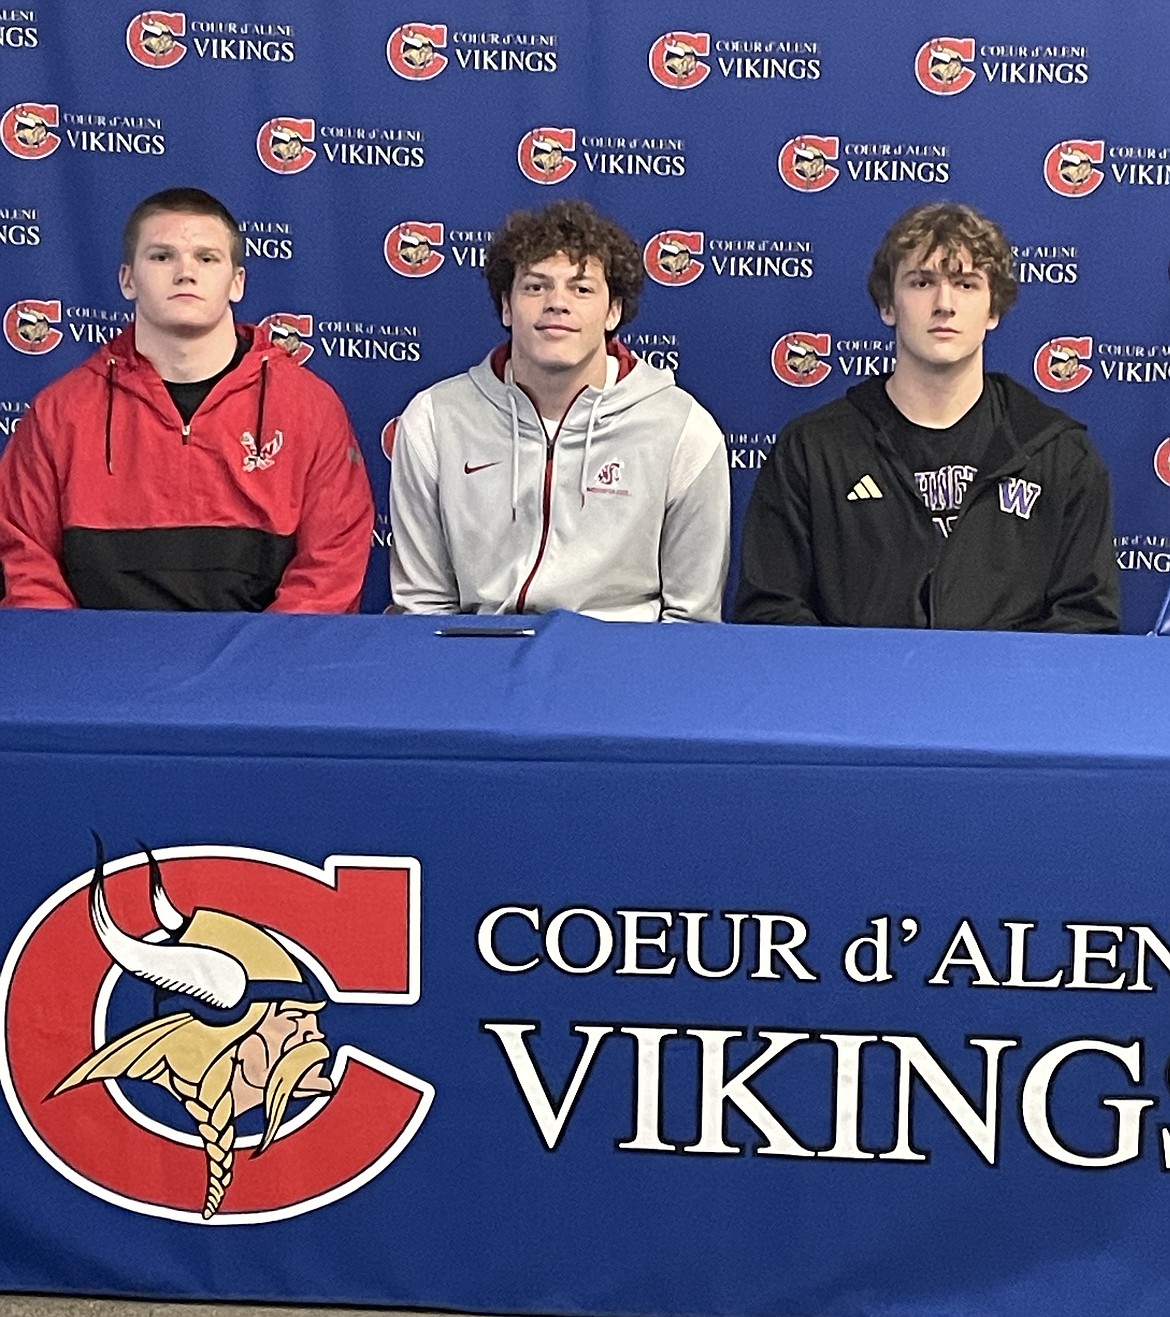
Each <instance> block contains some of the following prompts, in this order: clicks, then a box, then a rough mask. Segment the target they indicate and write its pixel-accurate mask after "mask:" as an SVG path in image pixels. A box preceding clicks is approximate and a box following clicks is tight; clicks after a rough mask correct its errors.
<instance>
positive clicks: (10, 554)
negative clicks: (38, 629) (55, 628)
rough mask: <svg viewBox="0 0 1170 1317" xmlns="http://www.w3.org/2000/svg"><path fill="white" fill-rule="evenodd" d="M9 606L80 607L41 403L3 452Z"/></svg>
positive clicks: (3, 550)
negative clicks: (70, 577)
mask: <svg viewBox="0 0 1170 1317" xmlns="http://www.w3.org/2000/svg"><path fill="white" fill-rule="evenodd" d="M0 568H3V571H4V585H5V591H4V597H3V599H2V600H0V607H4V608H76V607H77V600H76V599H75V598H74V597H73V593H72V591H71V590H70V589H69V587H68V586H67V585H66V584H65V577H64V576H63V575H62V573H61V505H60V482H59V480H58V476H57V467H56V463H55V462H54V460H53V455H52V453H51V451H50V449H49V445H48V444H47V443H46V439H45V435H44V434H43V432H42V431H41V428H40V423H39V420H38V417H37V411H36V407H35V406H34V407H33V408H32V409H31V410H29V411H28V412H26V413H25V416H24V419H23V420H22V421H21V423H20V425H19V426H17V428H16V431H15V433H14V434H13V435H12V438H11V439H10V440H9V441H8V447H7V448H6V449H5V450H4V455H3V456H2V457H0Z"/></svg>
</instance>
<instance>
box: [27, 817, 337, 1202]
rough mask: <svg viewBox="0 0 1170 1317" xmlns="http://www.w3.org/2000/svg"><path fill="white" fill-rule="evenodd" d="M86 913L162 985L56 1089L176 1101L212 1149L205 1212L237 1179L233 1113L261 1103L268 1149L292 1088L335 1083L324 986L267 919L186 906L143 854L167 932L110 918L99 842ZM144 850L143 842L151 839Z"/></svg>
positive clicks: (310, 1089)
mask: <svg viewBox="0 0 1170 1317" xmlns="http://www.w3.org/2000/svg"><path fill="white" fill-rule="evenodd" d="M95 841H96V843H97V861H96V863H95V865H94V875H93V881H92V883H91V884H90V889H89V913H90V920H91V922H92V924H93V928H94V932H95V933H96V934H97V936H98V938H99V940H100V941H101V943H102V946H103V947H104V948H105V949H106V951H107V952H108V953H109V955H110V957H111V959H112V960H114V961H115V963H116V964H117V965H119V966H120V967H121V968H122V969H123V970H124V971H126V972H127V973H128V974H132V975H133V976H134V977H135V978H137V979H140V980H143V981H144V982H146V983H150V984H152V985H153V986H154V989H155V1006H154V1018H153V1019H150V1020H148V1021H147V1022H146V1023H145V1024H141V1025H139V1026H138V1027H137V1028H134V1029H131V1030H129V1032H127V1033H123V1034H121V1035H119V1036H118V1037H117V1038H114V1039H113V1040H112V1041H110V1042H108V1043H106V1045H105V1046H104V1047H100V1048H99V1049H98V1050H97V1051H96V1052H94V1053H93V1055H91V1056H89V1057H87V1058H86V1060H84V1061H83V1062H82V1063H81V1064H80V1065H79V1066H77V1067H76V1068H75V1069H74V1070H73V1071H71V1072H70V1073H69V1074H68V1075H66V1076H65V1078H64V1079H62V1080H61V1082H60V1084H58V1086H57V1088H56V1089H55V1091H54V1094H53V1095H54V1096H56V1095H57V1094H58V1093H64V1092H66V1091H67V1090H69V1089H71V1088H74V1087H76V1086H77V1085H79V1084H84V1083H91V1082H93V1081H97V1080H107V1079H119V1078H123V1077H124V1078H128V1079H141V1080H146V1081H148V1082H150V1083H153V1084H157V1085H158V1086H159V1087H160V1088H162V1089H164V1090H165V1091H166V1092H168V1093H170V1094H171V1095H172V1096H173V1097H174V1098H175V1099H176V1100H177V1101H178V1102H180V1103H181V1104H182V1105H183V1107H184V1109H185V1110H186V1111H187V1114H188V1115H189V1116H190V1117H191V1119H192V1120H193V1121H194V1123H195V1126H196V1128H197V1130H198V1132H199V1137H200V1138H201V1139H202V1141H203V1145H204V1150H205V1152H206V1155H207V1191H206V1195H205V1197H204V1202H203V1217H204V1219H205V1220H207V1219H209V1218H210V1217H212V1216H214V1215H215V1213H216V1212H217V1211H218V1210H219V1207H220V1204H221V1203H222V1202H223V1198H224V1194H225V1193H226V1192H227V1190H228V1187H229V1185H230V1184H231V1182H232V1168H233V1163H234V1160H235V1154H234V1144H235V1122H236V1119H237V1117H239V1116H241V1115H243V1114H244V1113H245V1112H247V1111H250V1110H252V1109H253V1108H255V1107H261V1106H262V1107H263V1112H264V1133H263V1136H262V1138H261V1140H260V1143H259V1145H258V1146H257V1148H256V1151H255V1153H254V1154H253V1155H255V1156H259V1155H260V1154H261V1153H263V1152H264V1150H265V1149H266V1148H268V1147H269V1146H270V1145H271V1143H272V1140H273V1138H274V1137H275V1136H276V1134H277V1131H278V1130H279V1128H280V1124H281V1121H282V1119H283V1117H284V1115H285V1112H286V1110H287V1108H288V1104H289V1102H290V1101H291V1100H292V1099H293V1098H302V1097H321V1096H322V1095H325V1094H328V1093H330V1092H332V1088H333V1085H332V1082H331V1080H330V1079H329V1078H327V1076H326V1075H325V1073H324V1070H323V1066H324V1063H325V1062H326V1061H327V1060H328V1059H329V1048H328V1047H327V1046H326V1043H325V1036H324V1034H323V1033H322V1032H321V1029H320V1027H319V1024H318V1016H319V1014H320V1012H321V1011H322V1010H324V1008H325V1002H326V994H325V991H324V988H323V987H322V985H321V984H320V983H319V982H318V981H317V979H316V978H315V977H314V976H313V974H312V973H311V972H310V971H309V970H308V969H307V968H306V967H305V966H303V965H301V964H299V963H298V962H297V961H296V960H294V959H293V957H292V956H291V955H290V953H289V952H288V951H287V950H286V949H285V947H284V945H283V944H282V943H281V942H280V941H279V940H278V939H277V938H276V937H275V936H274V935H273V934H272V933H270V932H269V931H268V930H267V929H264V928H261V927H260V926H259V925H257V924H252V923H249V922H248V921H247V920H244V919H240V918H237V917H236V916H235V915H228V914H223V913H221V912H220V911H218V910H203V909H197V910H195V911H194V912H193V913H192V914H190V915H183V914H181V913H180V912H179V911H178V910H177V909H175V907H174V906H173V905H172V904H171V902H170V899H169V898H168V897H167V894H166V892H165V891H164V889H163V881H162V871H161V869H160V867H159V865H158V863H157V862H156V860H155V859H154V856H153V855H151V853H150V851H149V850H148V851H147V852H146V854H147V858H148V861H149V867H150V896H151V905H152V906H153V909H154V913H155V917H156V918H157V919H158V922H159V924H160V925H161V927H162V929H163V930H165V938H164V940H163V941H154V940H151V939H140V938H136V937H132V936H131V935H130V934H128V933H124V932H123V931H122V930H121V929H120V928H118V926H117V925H116V924H115V923H114V920H113V917H112V916H111V914H110V909H109V905H108V902H107V900H106V895H105V889H104V882H105V878H104V873H103V869H104V865H105V854H104V851H103V848H102V844H101V841H100V840H97V839H96V838H95ZM144 849H145V848H144Z"/></svg>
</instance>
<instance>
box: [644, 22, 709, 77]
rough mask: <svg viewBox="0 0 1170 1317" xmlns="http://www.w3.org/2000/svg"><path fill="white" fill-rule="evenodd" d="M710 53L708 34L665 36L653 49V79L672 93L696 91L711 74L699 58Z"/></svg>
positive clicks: (693, 33)
mask: <svg viewBox="0 0 1170 1317" xmlns="http://www.w3.org/2000/svg"><path fill="white" fill-rule="evenodd" d="M710 53H711V34H710V33H709V32H666V33H663V35H662V36H660V37H659V38H658V40H657V41H655V43H654V44H653V45H652V46H651V47H650V54H649V63H650V75H651V77H653V79H654V81H655V82H657V83H659V84H660V85H661V86H663V87H669V88H670V89H671V90H672V91H677V90H685V89H687V88H690V87H697V86H698V85H699V83H701V82H702V81H703V79H704V78H705V77H706V76H707V74H708V73H710V72H711V66H710V65H709V64H704V63H703V61H702V60H701V59H700V58H699V57H700V56H701V55H710Z"/></svg>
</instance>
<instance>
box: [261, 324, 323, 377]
mask: <svg viewBox="0 0 1170 1317" xmlns="http://www.w3.org/2000/svg"><path fill="white" fill-rule="evenodd" d="M260 328H261V329H263V330H267V332H268V338H269V341H270V342H271V343H272V346H273V347H277V348H282V349H283V350H284V351H285V352H287V353H288V355H289V356H290V357H292V359H293V360H294V361H295V362H297V363H298V365H299V364H303V363H304V362H306V361H308V359H309V358H310V357H311V356H312V355H313V345H312V343H309V342H306V340H307V339H308V338H310V337H311V336H312V333H313V317H312V316H311V315H293V314H292V313H291V312H288V311H274V312H273V313H272V314H271V315H267V316H265V317H264V319H263V320H261V321H260Z"/></svg>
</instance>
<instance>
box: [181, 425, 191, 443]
mask: <svg viewBox="0 0 1170 1317" xmlns="http://www.w3.org/2000/svg"><path fill="white" fill-rule="evenodd" d="M182 435H183V442H184V443H185V444H189V443H190V442H191V422H190V421H186V422H184V424H183V429H182Z"/></svg>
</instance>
